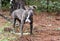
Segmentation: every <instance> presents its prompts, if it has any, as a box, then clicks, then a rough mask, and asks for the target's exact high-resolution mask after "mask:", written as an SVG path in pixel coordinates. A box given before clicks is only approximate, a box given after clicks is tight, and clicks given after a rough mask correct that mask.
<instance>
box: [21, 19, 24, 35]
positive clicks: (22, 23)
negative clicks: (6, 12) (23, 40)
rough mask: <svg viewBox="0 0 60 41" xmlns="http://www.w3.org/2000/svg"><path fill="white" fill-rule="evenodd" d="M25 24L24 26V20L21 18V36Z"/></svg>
mask: <svg viewBox="0 0 60 41" xmlns="http://www.w3.org/2000/svg"><path fill="white" fill-rule="evenodd" d="M23 26H24V20H21V24H20V33H21V36H23Z"/></svg>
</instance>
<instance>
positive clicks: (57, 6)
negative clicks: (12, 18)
mask: <svg viewBox="0 0 60 41" xmlns="http://www.w3.org/2000/svg"><path fill="white" fill-rule="evenodd" d="M48 3H49V4H48V5H47V0H26V4H27V5H37V6H38V8H37V11H39V12H40V11H47V10H48V11H49V12H56V11H60V2H59V0H57V1H56V0H49V1H48ZM9 7H10V4H9V0H3V1H2V8H3V9H5V8H6V9H7V8H9ZM47 7H48V8H47Z"/></svg>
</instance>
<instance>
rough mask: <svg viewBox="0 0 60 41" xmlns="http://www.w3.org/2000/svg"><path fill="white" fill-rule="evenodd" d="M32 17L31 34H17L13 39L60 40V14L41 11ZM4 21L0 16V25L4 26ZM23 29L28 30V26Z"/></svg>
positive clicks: (30, 40)
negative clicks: (21, 35)
mask: <svg viewBox="0 0 60 41" xmlns="http://www.w3.org/2000/svg"><path fill="white" fill-rule="evenodd" d="M33 18H34V23H33V35H25V36H23V37H20V36H19V35H18V36H17V37H16V40H14V41H60V16H55V15H50V13H46V12H41V13H40V14H39V15H34V17H33ZM5 22H6V20H4V19H3V18H2V17H1V16H0V27H1V26H4V25H3V24H4V23H5ZM24 30H25V31H26V30H28V32H29V27H24ZM11 41H12V40H11Z"/></svg>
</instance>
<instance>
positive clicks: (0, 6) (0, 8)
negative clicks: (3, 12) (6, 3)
mask: <svg viewBox="0 0 60 41" xmlns="http://www.w3.org/2000/svg"><path fill="white" fill-rule="evenodd" d="M0 9H1V0H0Z"/></svg>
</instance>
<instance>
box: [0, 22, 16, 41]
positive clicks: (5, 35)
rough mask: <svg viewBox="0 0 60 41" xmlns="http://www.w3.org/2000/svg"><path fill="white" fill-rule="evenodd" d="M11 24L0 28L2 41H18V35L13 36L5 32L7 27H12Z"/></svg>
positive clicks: (8, 23)
mask: <svg viewBox="0 0 60 41" xmlns="http://www.w3.org/2000/svg"><path fill="white" fill-rule="evenodd" d="M10 26H11V23H10V22H6V23H5V24H4V25H3V26H2V27H0V41H10V40H11V41H13V40H15V39H16V35H14V34H11V33H9V32H4V31H3V30H4V28H5V27H10Z"/></svg>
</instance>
